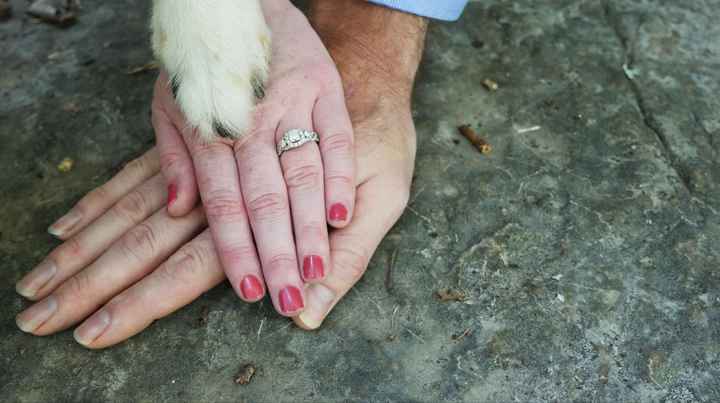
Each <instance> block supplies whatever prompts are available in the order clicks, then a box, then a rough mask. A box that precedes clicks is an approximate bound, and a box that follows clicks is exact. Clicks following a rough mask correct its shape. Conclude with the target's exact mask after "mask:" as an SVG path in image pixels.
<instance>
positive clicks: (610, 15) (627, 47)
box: [603, 0, 693, 195]
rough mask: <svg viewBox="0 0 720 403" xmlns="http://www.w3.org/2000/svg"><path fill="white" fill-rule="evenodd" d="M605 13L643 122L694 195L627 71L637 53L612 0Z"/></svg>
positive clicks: (665, 138) (686, 177) (688, 178)
mask: <svg viewBox="0 0 720 403" xmlns="http://www.w3.org/2000/svg"><path fill="white" fill-rule="evenodd" d="M603 13H604V16H605V20H606V21H607V24H608V26H610V28H612V31H613V33H614V34H615V36H616V37H617V39H618V41H619V42H620V45H621V46H622V48H623V51H624V53H625V62H624V64H623V70H624V73H625V74H624V75H625V79H626V80H627V82H628V84H629V85H630V91H631V92H632V94H633V97H634V98H635V103H636V104H637V106H638V110H639V111H640V115H641V116H642V120H643V124H644V125H645V127H647V128H648V129H650V131H652V132H653V134H655V137H656V138H657V140H658V142H659V143H660V145H661V146H662V152H663V154H664V155H665V157H666V159H667V160H668V162H669V164H670V167H671V168H672V169H673V170H674V171H675V174H676V175H677V177H678V179H680V183H681V184H682V186H683V187H684V188H685V190H686V191H687V192H688V193H689V194H690V195H692V194H693V191H692V186H691V182H690V177H689V175H688V174H687V172H686V170H685V168H684V167H683V166H682V165H681V164H679V163H678V161H677V158H676V157H675V154H674V153H673V151H672V148H671V147H670V144H669V141H668V138H667V136H666V135H665V133H663V131H662V129H661V128H660V126H659V124H658V123H657V120H656V119H655V117H654V116H653V114H652V112H651V111H650V109H649V107H648V106H647V101H646V99H645V96H644V95H643V93H642V91H641V90H640V86H639V85H638V83H637V82H636V81H635V80H634V77H630V76H629V75H628V74H627V73H626V72H627V71H628V70H630V71H632V66H633V65H634V64H635V53H634V52H633V46H632V45H631V44H630V42H631V39H630V38H628V37H626V36H625V35H623V32H622V29H621V28H620V25H619V21H618V19H617V17H616V16H615V13H614V12H613V10H612V7H611V6H610V0H606V1H605V2H603ZM639 30H640V27H639V26H638V31H639ZM635 36H636V37H637V34H636V35H635Z"/></svg>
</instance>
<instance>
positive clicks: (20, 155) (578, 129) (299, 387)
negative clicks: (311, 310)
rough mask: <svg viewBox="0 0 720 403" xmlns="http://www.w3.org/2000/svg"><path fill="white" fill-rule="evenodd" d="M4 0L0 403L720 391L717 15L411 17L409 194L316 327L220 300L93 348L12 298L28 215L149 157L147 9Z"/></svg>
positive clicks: (41, 226) (591, 8)
mask: <svg viewBox="0 0 720 403" xmlns="http://www.w3.org/2000/svg"><path fill="white" fill-rule="evenodd" d="M12 3H13V4H14V6H15V11H16V17H15V18H14V19H12V20H11V21H10V22H6V23H2V24H0V66H1V67H0V97H1V98H0V99H2V101H1V102H0V144H2V146H1V148H0V172H3V173H4V175H3V176H2V178H1V179H0V203H1V204H2V206H3V207H2V209H0V267H2V270H0V282H2V284H5V287H3V288H2V289H1V290H0V307H1V308H0V336H1V337H0V400H2V401H21V402H35V401H54V402H57V401H73V402H79V401H88V402H90V401H92V402H95V401H147V402H163V401H248V402H255V401H267V402H275V401H302V400H307V401H368V400H371V401H422V402H435V401H480V402H510V401H518V402H520V401H521V402H525V401H529V402H555V401H563V402H564V401H577V402H605V401H607V402H625V401H627V402H656V401H657V402H718V401H720V380H719V378H720V324H719V323H718V322H719V321H720V288H719V287H720V270H718V263H720V253H719V252H718V249H717V248H716V244H717V241H718V236H719V234H720V162H718V152H719V151H720V139H719V137H720V115H718V110H719V108H720V97H719V96H718V94H720V80H718V79H719V78H720V72H719V71H718V69H720V41H718V38H720V28H718V27H720V25H718V24H717V20H718V18H720V1H718V0H692V1H677V0H652V1H651V0H641V1H635V0H610V1H597V0H588V1H577V0H541V1H531V0H513V1H509V0H485V1H482V2H476V3H473V4H472V5H471V6H470V7H469V9H468V10H467V12H466V14H465V15H464V16H463V18H462V20H461V21H460V22H458V23H455V24H440V23H436V24H434V25H432V28H431V30H430V35H429V41H428V51H427V56H426V59H425V62H424V64H423V67H422V73H421V76H420V79H419V82H418V85H417V92H416V96H415V101H416V103H415V117H416V121H417V125H418V129H419V138H420V142H419V155H418V162H417V178H416V182H415V187H414V190H413V196H412V202H411V205H410V207H409V208H408V211H407V213H406V214H405V216H404V217H403V219H402V220H401V221H400V223H399V224H398V225H397V226H396V228H395V229H394V230H393V231H392V233H391V234H390V236H389V237H388V238H387V240H386V241H385V242H384V243H383V245H382V246H381V248H380V250H379V251H378V253H377V255H376V256H375V258H374V260H373V263H372V266H371V269H370V271H369V273H368V274H367V276H366V277H365V279H364V280H363V281H362V282H361V283H360V285H359V286H358V287H357V288H356V289H355V290H354V291H353V292H351V293H350V295H349V297H348V298H347V299H346V300H345V301H344V302H343V303H342V305H341V306H339V307H338V308H337V309H336V311H335V312H334V313H333V314H332V316H331V317H330V318H329V320H328V321H327V324H326V325H325V327H324V328H323V329H322V330H320V331H318V332H315V333H306V332H303V331H300V330H298V329H296V328H294V327H293V326H288V322H287V321H286V320H283V319H281V318H279V317H278V316H276V315H275V314H273V312H272V309H271V307H270V306H269V304H267V303H265V304H263V305H261V306H257V305H256V306H247V305H243V304H240V303H238V301H237V299H236V298H234V297H233V294H232V292H231V290H230V289H229V287H228V286H226V285H223V286H221V287H219V288H217V289H215V290H213V291H212V292H210V293H208V294H207V295H205V296H203V297H202V298H200V299H199V300H198V301H196V302H195V303H193V304H192V305H190V306H188V307H186V308H184V309H183V310H181V311H180V312H178V313H176V314H174V315H172V316H171V317H169V318H167V319H164V320H161V321H159V322H157V323H155V324H154V325H153V326H152V327H151V328H150V329H148V330H147V331H145V332H144V333H142V334H141V335H139V336H137V337H135V338H133V339H132V340H130V341H128V342H126V343H124V344H122V345H120V346H117V347H115V348H112V349H109V350H106V351H100V352H93V351H87V350H85V349H83V348H82V347H80V346H79V345H77V344H75V343H74V342H73V340H72V336H71V333H70V332H64V333H62V334H59V335H55V336H51V337H46V338H36V337H31V336H27V335H25V334H22V333H21V332H20V331H19V330H17V329H16V327H15V325H14V320H13V318H14V315H15V314H16V313H17V312H19V311H20V310H21V309H22V307H24V306H26V303H25V302H24V301H23V300H22V299H21V298H20V297H18V296H17V295H16V294H15V293H14V292H13V289H12V285H13V284H14V283H15V282H16V281H17V280H18V279H19V278H20V277H21V275H22V274H23V273H25V272H26V271H27V270H29V269H30V268H31V267H32V266H33V264H34V263H36V262H38V261H39V260H40V259H41V258H42V257H43V256H44V255H45V253H47V252H48V251H49V250H50V249H51V248H52V247H53V246H55V245H57V242H56V241H54V240H52V239H51V237H50V236H49V235H46V233H45V228H46V226H47V225H48V224H49V223H50V222H51V221H52V220H53V219H54V218H56V217H57V216H59V215H60V214H61V213H62V212H63V211H65V210H66V209H67V208H68V207H70V206H71V205H72V204H73V203H74V202H75V201H76V200H77V199H78V198H79V197H80V196H81V195H83V194H84V193H85V192H87V191H88V190H90V189H92V188H93V187H95V186H96V185H98V184H100V183H102V182H103V181H104V180H106V179H107V178H108V177H109V176H110V175H111V174H112V173H113V172H114V171H115V170H116V168H117V167H118V166H119V165H120V164H121V163H123V162H124V161H127V160H128V159H129V158H131V157H133V156H136V155H138V154H140V153H141V152H142V151H143V150H144V149H146V148H148V147H149V146H150V144H151V141H152V133H151V128H150V125H149V122H148V102H149V97H150V91H151V83H152V81H153V75H152V74H147V75H142V76H139V77H130V76H128V75H126V74H125V71H126V70H127V69H128V67H130V66H136V65H139V64H143V63H145V62H146V61H148V60H150V58H151V55H150V52H149V50H148V48H147V46H146V44H147V39H146V37H147V32H146V25H147V24H146V18H147V16H146V8H147V6H146V2H145V1H140V0H124V1H106V2H90V1H86V2H83V5H84V10H83V12H82V16H81V19H80V21H79V23H78V24H77V25H75V26H74V27H72V28H69V29H67V30H58V29H56V28H53V27H50V26H47V25H43V24H36V23H33V22H31V21H29V20H28V19H27V18H25V17H24V16H23V15H22V11H23V10H24V8H25V7H26V2H24V1H21V0H13V2H12ZM50 55H52V57H50ZM485 78H493V79H495V80H496V81H497V82H498V83H499V85H500V90H499V91H497V92H495V93H490V92H488V91H487V90H485V89H484V88H483V87H482V85H481V81H482V80H483V79H485ZM71 102H74V103H75V104H76V105H78V106H79V108H80V110H79V111H78V112H76V113H72V112H67V111H64V110H63V105H67V104H68V103H71ZM461 123H471V124H473V125H474V126H475V127H476V128H477V129H478V130H479V131H480V132H481V133H484V134H485V135H486V136H487V138H488V139H489V140H490V141H491V142H492V144H493V146H494V152H493V153H492V154H491V155H490V156H481V155H479V154H478V153H477V152H476V151H475V150H474V149H473V148H472V147H471V146H470V145H469V144H468V143H467V142H466V141H465V140H464V139H462V138H461V137H459V136H458V134H457V133H456V129H455V128H456V126H457V125H459V124H461ZM533 126H539V127H540V129H539V130H537V131H525V129H527V128H530V127H533ZM458 140H459V141H458ZM65 156H71V157H73V158H75V159H76V160H77V165H76V168H75V169H74V170H73V171H71V172H70V173H66V174H61V173H59V172H58V171H57V169H56V168H55V166H56V164H57V163H58V162H59V161H60V160H61V159H62V158H63V157H65ZM395 250H397V251H398V255H397V261H396V265H395V269H394V287H393V288H392V289H391V291H388V290H386V288H385V286H384V279H385V271H386V269H387V266H388V265H387V259H388V257H389V256H391V255H392V253H393V251H395ZM444 287H452V288H456V289H461V290H464V292H466V293H467V300H466V301H464V302H444V303H443V302H439V301H438V300H437V299H435V298H434V297H433V293H434V292H435V291H436V290H438V289H440V288H444ZM203 309H208V310H209V318H208V322H207V324H206V325H202V326H198V325H197V319H198V318H199V317H200V315H201V312H202V311H203ZM263 320H264V321H265V322H264V330H263V332H262V335H261V337H260V338H258V337H257V331H258V327H259V326H260V323H261V321H263ZM465 329H471V333H470V334H468V335H466V336H465V337H463V338H461V339H460V340H453V338H452V337H453V335H457V334H461V333H463V331H464V330H465ZM247 362H253V363H255V364H256V365H257V366H258V368H259V372H258V374H257V375H256V377H255V378H254V380H253V382H252V383H251V384H250V385H248V386H237V385H235V384H234V383H233V375H234V374H235V373H236V372H237V371H238V369H239V368H240V366H241V365H242V364H243V363H247Z"/></svg>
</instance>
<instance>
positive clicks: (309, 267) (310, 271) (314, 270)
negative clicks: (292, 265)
mask: <svg viewBox="0 0 720 403" xmlns="http://www.w3.org/2000/svg"><path fill="white" fill-rule="evenodd" d="M303 277H304V278H305V280H318V279H321V278H323V277H325V267H324V266H323V259H322V257H320V256H315V255H311V256H305V259H303Z"/></svg>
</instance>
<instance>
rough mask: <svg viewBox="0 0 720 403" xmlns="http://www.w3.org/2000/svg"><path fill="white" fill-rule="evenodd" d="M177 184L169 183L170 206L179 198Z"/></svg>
mask: <svg viewBox="0 0 720 403" xmlns="http://www.w3.org/2000/svg"><path fill="white" fill-rule="evenodd" d="M177 193H178V190H177V185H176V184H174V183H171V184H169V185H168V206H170V205H171V204H173V203H174V202H175V200H177Z"/></svg>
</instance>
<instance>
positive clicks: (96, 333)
mask: <svg viewBox="0 0 720 403" xmlns="http://www.w3.org/2000/svg"><path fill="white" fill-rule="evenodd" d="M109 326H110V314H109V313H108V311H106V310H105V309H101V310H99V311H97V312H95V314H94V315H93V316H91V317H90V318H89V319H88V320H86V321H85V323H83V324H82V325H80V327H78V328H77V329H75V332H74V333H73V336H74V337H75V340H76V341H77V342H78V343H80V344H82V345H83V346H89V345H90V344H92V342H94V341H95V340H96V339H97V338H98V337H100V335H102V334H103V333H104V332H105V330H106V329H107V328H108V327H109Z"/></svg>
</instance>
